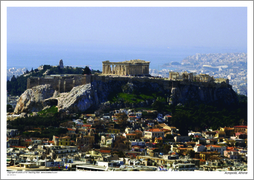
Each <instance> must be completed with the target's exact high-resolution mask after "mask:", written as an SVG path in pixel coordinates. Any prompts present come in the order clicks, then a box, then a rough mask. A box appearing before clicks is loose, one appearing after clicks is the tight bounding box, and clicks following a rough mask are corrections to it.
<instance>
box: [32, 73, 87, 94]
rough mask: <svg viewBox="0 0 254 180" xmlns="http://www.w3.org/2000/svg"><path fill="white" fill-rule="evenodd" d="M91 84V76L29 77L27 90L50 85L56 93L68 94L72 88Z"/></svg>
mask: <svg viewBox="0 0 254 180" xmlns="http://www.w3.org/2000/svg"><path fill="white" fill-rule="evenodd" d="M90 82H91V75H51V76H45V77H30V78H28V79H27V89H30V88H32V87H35V86H38V85H44V84H50V85H51V86H52V87H53V88H54V89H55V90H56V91H58V92H69V91H71V89H72V88H73V87H76V86H79V85H83V84H87V83H90Z"/></svg>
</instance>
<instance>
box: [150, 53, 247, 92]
mask: <svg viewBox="0 0 254 180" xmlns="http://www.w3.org/2000/svg"><path fill="white" fill-rule="evenodd" d="M163 67H165V68H164V69H163V70H156V69H150V74H151V75H153V76H158V75H160V76H162V77H168V72H169V71H171V70H172V71H177V72H183V71H186V69H188V71H189V72H195V73H197V74H200V73H203V74H209V75H210V76H213V77H215V78H219V77H220V78H227V79H229V82H230V84H231V85H232V86H233V89H234V90H235V91H236V92H237V93H238V94H242V95H245V96H247V54H246V53H225V54H196V55H193V56H189V57H186V58H185V59H183V60H182V61H181V62H171V63H168V64H164V65H163Z"/></svg>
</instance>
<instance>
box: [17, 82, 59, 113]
mask: <svg viewBox="0 0 254 180" xmlns="http://www.w3.org/2000/svg"><path fill="white" fill-rule="evenodd" d="M53 93H54V89H53V88H52V87H51V85H49V84H45V85H39V86H35V87H33V88H31V89H27V90H26V91H25V92H24V93H23V94H22V95H21V96H20V97H19V100H18V102H17V105H16V107H15V110H14V113H15V114H20V113H22V112H38V111H41V110H42V109H43V107H44V103H43V101H44V99H47V98H49V97H52V95H53Z"/></svg>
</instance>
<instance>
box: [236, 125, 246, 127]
mask: <svg viewBox="0 0 254 180" xmlns="http://www.w3.org/2000/svg"><path fill="white" fill-rule="evenodd" d="M234 128H247V126H244V125H240V126H234Z"/></svg>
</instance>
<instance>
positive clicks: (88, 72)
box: [82, 66, 91, 75]
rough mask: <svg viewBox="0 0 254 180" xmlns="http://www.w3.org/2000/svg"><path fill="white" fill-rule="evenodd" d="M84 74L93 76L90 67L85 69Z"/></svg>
mask: <svg viewBox="0 0 254 180" xmlns="http://www.w3.org/2000/svg"><path fill="white" fill-rule="evenodd" d="M82 74H88V75H89V74H91V70H90V68H89V67H88V66H86V67H85V69H83V73H82Z"/></svg>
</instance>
